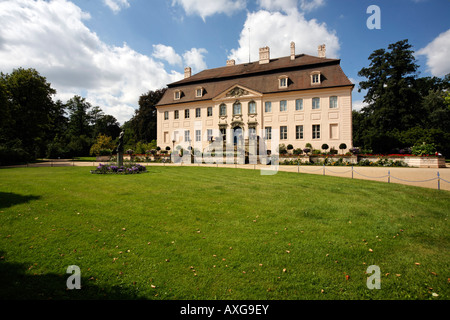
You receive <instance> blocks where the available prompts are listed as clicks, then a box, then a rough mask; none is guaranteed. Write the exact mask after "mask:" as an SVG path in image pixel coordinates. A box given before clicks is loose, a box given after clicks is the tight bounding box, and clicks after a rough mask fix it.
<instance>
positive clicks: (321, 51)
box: [318, 44, 327, 58]
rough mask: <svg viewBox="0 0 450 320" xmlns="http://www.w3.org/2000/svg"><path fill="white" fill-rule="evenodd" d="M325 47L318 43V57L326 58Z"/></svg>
mask: <svg viewBox="0 0 450 320" xmlns="http://www.w3.org/2000/svg"><path fill="white" fill-rule="evenodd" d="M326 51H327V49H326V47H325V45H324V44H322V45H320V46H319V48H318V56H319V58H326Z"/></svg>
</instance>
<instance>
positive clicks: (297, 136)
mask: <svg viewBox="0 0 450 320" xmlns="http://www.w3.org/2000/svg"><path fill="white" fill-rule="evenodd" d="M299 129H300V130H299ZM304 137H305V136H304V128H303V125H302V124H300V125H297V126H295V139H296V140H303V139H304Z"/></svg>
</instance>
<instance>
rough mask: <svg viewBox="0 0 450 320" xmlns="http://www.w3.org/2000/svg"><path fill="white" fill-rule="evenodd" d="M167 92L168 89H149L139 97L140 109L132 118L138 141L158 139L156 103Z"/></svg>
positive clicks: (131, 122) (132, 125) (131, 121)
mask: <svg viewBox="0 0 450 320" xmlns="http://www.w3.org/2000/svg"><path fill="white" fill-rule="evenodd" d="M165 92H166V89H160V90H156V91H149V92H147V93H146V94H143V95H141V96H140V97H139V109H138V110H136V112H135V114H134V116H133V118H132V119H131V120H130V125H131V127H132V129H133V132H134V135H135V137H136V140H137V141H143V142H150V141H152V140H156V118H157V113H156V104H157V103H158V102H159V100H161V98H162V96H163V95H164V93H165Z"/></svg>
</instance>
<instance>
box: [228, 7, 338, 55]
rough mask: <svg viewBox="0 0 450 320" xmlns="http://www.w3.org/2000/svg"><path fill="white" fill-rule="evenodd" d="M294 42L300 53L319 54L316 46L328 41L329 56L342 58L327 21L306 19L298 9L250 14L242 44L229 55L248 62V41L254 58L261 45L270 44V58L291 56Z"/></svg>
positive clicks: (241, 39)
mask: <svg viewBox="0 0 450 320" xmlns="http://www.w3.org/2000/svg"><path fill="white" fill-rule="evenodd" d="M249 28H250V33H249V31H248V29H249ZM249 36H250V39H249ZM249 40H250V41H249ZM291 41H294V42H295V45H296V53H297V54H300V53H305V54H310V55H317V47H318V46H319V45H320V44H326V46H327V57H330V58H338V57H339V50H340V44H339V39H338V37H337V36H336V33H335V32H334V31H331V30H328V29H327V26H326V24H325V23H319V22H317V21H316V20H315V19H312V20H306V19H305V17H304V15H303V13H300V12H299V11H298V10H291V11H290V12H289V13H281V12H269V11H265V10H261V11H257V12H254V13H248V14H247V20H246V21H245V24H244V27H243V29H242V32H241V35H240V39H239V47H238V48H237V49H232V50H231V52H230V54H229V56H228V58H229V59H235V60H236V62H237V63H244V62H248V59H249V42H250V45H251V60H252V61H255V60H258V59H259V48H261V47H265V46H269V47H270V56H271V58H275V57H283V56H288V55H290V43H291Z"/></svg>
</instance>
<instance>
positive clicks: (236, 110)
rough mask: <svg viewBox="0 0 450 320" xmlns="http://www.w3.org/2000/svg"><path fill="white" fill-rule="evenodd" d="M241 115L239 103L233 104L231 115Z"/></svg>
mask: <svg viewBox="0 0 450 320" xmlns="http://www.w3.org/2000/svg"><path fill="white" fill-rule="evenodd" d="M241 114H242V105H241V104H240V103H239V102H236V103H235V104H233V115H241Z"/></svg>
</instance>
